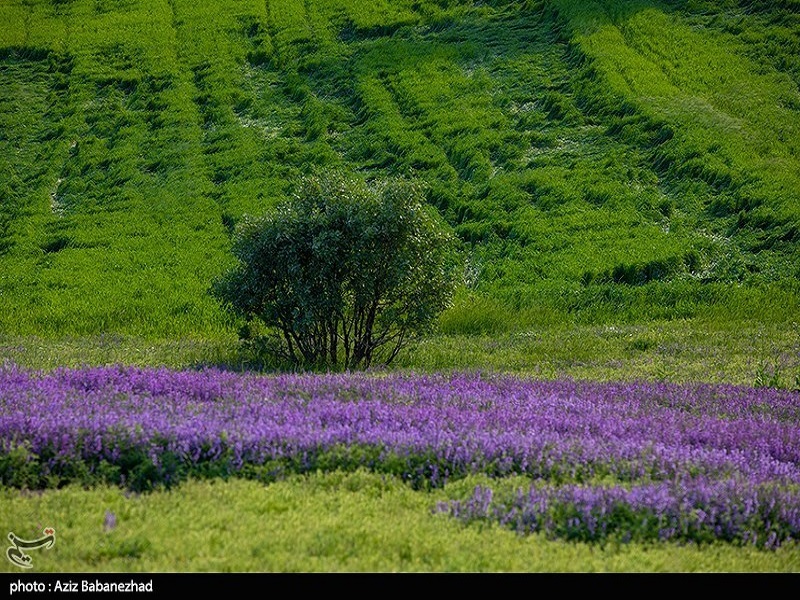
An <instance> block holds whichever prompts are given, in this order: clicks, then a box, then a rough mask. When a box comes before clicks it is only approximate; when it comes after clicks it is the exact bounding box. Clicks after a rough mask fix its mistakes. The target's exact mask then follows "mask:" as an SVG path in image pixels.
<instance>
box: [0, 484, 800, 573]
mask: <svg viewBox="0 0 800 600" xmlns="http://www.w3.org/2000/svg"><path fill="white" fill-rule="evenodd" d="M488 483H489V480H488V479H487V478H485V477H470V478H467V479H463V480H460V481H456V482H452V483H448V484H447V485H446V486H445V487H444V488H440V489H434V490H431V491H429V492H421V491H414V490H412V489H411V487H410V486H408V485H406V484H404V483H403V482H402V481H400V480H399V479H397V478H394V477H388V476H386V475H384V474H378V473H369V472H367V471H364V470H360V471H355V472H349V473H347V472H331V473H309V474H306V475H304V476H293V477H289V478H287V479H284V480H281V481H276V482H273V483H270V484H269V485H264V483H262V482H260V481H248V480H243V479H238V478H237V479H229V480H228V481H225V482H222V481H219V480H205V481H198V480H188V481H186V482H184V483H183V484H182V485H181V486H180V488H178V489H176V490H172V491H170V492H154V493H150V494H141V495H140V494H131V493H130V492H128V491H126V490H122V489H119V488H116V487H107V486H102V485H98V486H95V487H93V488H90V489H84V488H82V487H80V486H77V485H75V486H66V487H64V488H61V489H52V490H46V491H44V492H43V493H37V494H31V493H29V492H26V491H20V490H10V489H0V506H3V508H4V510H3V511H2V513H0V526H2V528H3V531H13V532H15V533H16V534H17V535H20V536H23V537H25V536H28V537H27V539H35V537H36V535H37V534H40V533H41V525H40V523H42V522H46V524H47V525H52V526H53V527H55V529H56V532H57V535H58V536H60V537H58V540H57V542H56V545H55V546H54V547H53V549H52V550H51V551H47V552H39V553H37V554H36V555H35V556H34V569H35V571H36V572H42V573H44V572H51V573H61V574H64V573H96V572H111V573H170V572H184V573H201V572H248V573H249V572H253V573H256V572H258V573H264V572H270V573H290V572H303V573H309V572H314V573H325V572H328V573H334V572H336V573H343V572H351V573H352V572H363V573H368V572H369V573H376V572H380V573H397V572H405V573H410V572H419V573H426V572H427V573H479V572H485V573H510V572H516V573H558V572H561V573H567V572H569V573H612V572H615V573H731V572H740V573H758V572H760V573H792V572H796V570H797V561H798V552H800V548H797V547H796V545H795V546H788V545H787V546H786V547H782V548H779V549H778V550H776V551H769V552H766V551H763V550H760V549H756V548H753V547H750V546H742V547H739V546H734V545H731V544H723V543H714V544H709V545H704V546H702V547H701V546H699V545H697V544H652V543H648V544H642V543H639V542H636V541H632V542H630V543H620V544H617V543H608V544H607V545H605V546H603V547H599V546H598V545H597V544H596V543H585V542H581V541H571V542H566V541H563V540H548V539H546V538H545V537H544V536H540V535H533V536H520V535H518V534H516V533H515V532H512V531H509V530H507V529H505V528H503V527H501V526H499V525H497V524H480V523H475V524H472V525H469V526H464V525H462V524H461V523H459V522H458V521H456V520H455V519H452V518H449V517H447V516H445V515H441V514H434V511H433V509H434V507H435V506H436V504H437V502H439V501H447V500H450V499H453V498H461V497H464V498H466V497H468V496H469V495H470V494H471V492H472V491H473V489H474V488H475V486H476V485H478V484H483V485H487V484H488ZM501 484H502V483H501V481H499V480H498V481H491V485H492V486H493V487H495V488H497V487H498V486H500V485H501ZM529 484H530V482H529V481H525V480H522V479H521V478H512V479H511V480H510V481H509V482H508V488H509V490H510V491H513V489H515V487H522V486H526V485H529ZM178 491H179V492H180V493H176V492H178ZM106 511H110V512H113V513H114V515H115V516H116V521H117V524H116V527H115V528H114V529H112V530H110V531H108V530H106V529H104V527H103V521H104V515H105V513H106ZM254 532H257V535H254ZM1 565H5V566H1ZM0 571H3V572H8V573H14V576H15V577H16V575H17V574H18V573H19V569H18V568H16V567H15V566H14V565H12V564H11V563H9V562H8V561H3V562H2V563H0Z"/></svg>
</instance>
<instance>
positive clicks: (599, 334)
mask: <svg viewBox="0 0 800 600" xmlns="http://www.w3.org/2000/svg"><path fill="white" fill-rule="evenodd" d="M3 362H10V363H14V364H17V365H20V366H23V367H26V368H29V369H35V370H45V371H47V370H51V369H55V368H59V367H81V366H93V365H111V364H129V365H137V366H163V367H168V368H172V369H200V368H220V369H227V370H235V371H242V370H250V371H256V372H263V373H272V372H277V371H278V366H277V365H275V364H272V363H271V362H270V360H269V357H268V356H263V355H260V354H258V353H257V352H256V351H254V350H253V349H252V348H251V347H248V346H246V345H244V344H243V343H242V342H240V341H238V340H237V339H236V338H235V336H231V337H230V338H228V339H219V338H213V339H203V338H178V339H147V338H136V337H130V336H121V335H97V336H83V337H65V338H61V339H55V340H54V339H49V338H43V337H34V336H16V337H14V336H3V335H0V363H3ZM391 368H392V369H403V370H413V371H419V372H430V371H442V370H443V371H450V370H466V371H475V370H485V371H496V372H506V373H516V374H521V375H525V376H528V377H534V378H539V379H557V378H571V379H582V380H597V381H611V380H623V381H631V380H648V381H671V382H679V383H684V382H691V381H704V382H708V383H731V384H738V385H748V386H755V387H762V386H764V387H778V388H784V389H800V323H797V322H791V323H788V324H772V325H768V324H764V323H761V322H757V321H752V322H748V321H735V322H730V323H721V322H717V321H711V322H702V321H697V320H674V321H651V322H648V323H638V324H619V325H554V326H550V327H531V328H516V329H508V330H499V331H495V332H494V333H481V334H473V335H466V334H443V333H440V334H438V335H435V336H432V337H428V338H423V339H420V340H418V341H416V342H414V343H411V344H410V345H409V346H408V347H407V348H406V349H405V350H404V351H403V352H401V353H400V355H399V356H398V358H397V361H396V363H395V364H393V365H392V366H391Z"/></svg>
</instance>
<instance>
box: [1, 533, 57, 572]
mask: <svg viewBox="0 0 800 600" xmlns="http://www.w3.org/2000/svg"><path fill="white" fill-rule="evenodd" d="M42 533H43V534H44V537H40V538H39V539H36V540H23V539H22V538H21V537H18V536H16V535H15V534H14V532H9V534H8V539H9V541H10V542H11V545H10V546H9V547H8V550H6V558H8V560H10V561H11V564H13V565H16V566H18V567H21V568H23V569H30V568H31V567H32V566H33V561H32V559H31V557H30V556H29V555H28V554H25V552H24V550H35V549H37V548H45V549H48V550H49V549H50V548H52V547H53V544H55V543H56V530H55V529H53V528H52V527H45V528H44V530H42Z"/></svg>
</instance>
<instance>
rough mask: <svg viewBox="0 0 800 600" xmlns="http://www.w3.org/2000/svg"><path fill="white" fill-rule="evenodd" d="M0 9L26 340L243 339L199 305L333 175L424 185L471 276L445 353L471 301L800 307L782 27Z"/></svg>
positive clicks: (415, 5) (373, 13)
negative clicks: (245, 245) (275, 208)
mask: <svg viewBox="0 0 800 600" xmlns="http://www.w3.org/2000/svg"><path fill="white" fill-rule="evenodd" d="M0 10H2V17H3V19H2V22H3V23H4V24H5V25H4V26H1V27H0V79H2V83H3V85H2V92H0V94H1V95H0V103H2V107H3V110H2V115H0V119H2V131H3V134H2V137H1V138H0V145H2V148H0V149H2V152H0V160H1V161H2V166H3V171H4V173H5V174H6V176H4V178H3V181H2V187H0V192H1V193H2V194H3V196H2V203H0V262H2V267H3V269H2V274H1V275H0V277H2V279H0V307H2V311H0V315H1V316H0V327H1V328H2V331H3V332H5V333H7V334H12V335H30V334H41V335H45V336H47V337H51V338H52V337H62V336H65V335H85V334H95V333H100V332H114V333H118V334H125V335H133V336H143V337H145V338H149V339H156V338H166V337H170V336H174V335H182V336H190V337H195V338H209V339H215V340H218V341H219V340H228V339H230V338H231V337H232V336H234V335H235V327H234V324H232V323H230V322H229V321H228V320H227V319H226V317H225V315H223V314H222V312H221V311H220V309H219V307H218V306H217V305H216V304H215V303H214V302H213V301H212V300H211V299H210V298H209V297H208V296H207V294H206V291H207V289H208V286H209V284H210V282H211V280H212V279H213V278H214V277H215V276H216V275H217V274H219V273H220V272H222V271H223V270H224V269H225V268H226V266H227V265H229V264H230V257H229V254H228V244H229V236H228V234H229V233H230V232H231V231H232V229H233V228H234V227H235V225H236V223H237V222H238V220H239V219H241V217H242V215H244V214H248V213H251V214H252V213H259V212H263V211H264V210H266V209H267V208H269V207H270V206H272V205H274V204H275V203H276V202H277V201H279V200H280V199H281V198H283V197H285V195H286V194H287V193H289V191H290V188H291V182H292V181H293V180H294V179H295V178H296V177H298V176H300V175H302V174H304V173H308V172H310V171H313V170H316V169H324V168H342V169H345V170H356V171H359V172H361V173H363V174H365V175H367V176H373V175H374V176H386V175H396V176H416V177H420V178H422V179H423V180H425V181H426V182H427V184H428V188H429V191H428V197H429V200H430V202H431V203H433V204H434V205H435V206H436V207H437V208H439V209H440V211H441V212H442V214H443V215H444V216H445V217H446V219H447V220H448V222H449V223H450V224H451V225H452V227H453V228H454V230H455V231H456V232H457V233H458V235H459V236H460V237H461V239H462V240H463V242H464V250H465V254H467V255H468V258H469V264H470V270H469V277H468V278H467V281H466V284H467V285H466V288H465V292H464V293H463V294H462V295H461V296H460V297H459V300H458V303H457V306H456V307H455V308H454V310H453V311H451V312H450V313H449V315H448V317H447V323H448V325H447V326H448V327H449V331H450V332H455V333H469V332H472V331H474V330H475V320H474V319H473V318H472V316H471V313H470V310H471V309H470V306H472V305H473V304H474V303H475V302H476V301H477V302H479V303H480V302H490V303H498V304H499V305H500V307H501V308H500V310H501V311H506V312H509V313H510V314H514V313H516V312H517V311H523V313H522V314H524V315H528V316H527V317H525V318H523V319H517V318H515V317H513V316H512V317H511V318H510V319H509V320H508V323H515V322H519V323H524V325H523V326H524V327H527V326H530V325H534V326H548V325H550V324H552V323H556V324H565V323H571V322H576V321H577V322H581V323H588V324H592V323H608V322H611V321H618V320H624V321H627V322H631V323H636V322H642V321H648V320H652V319H670V318H692V317H698V316H701V317H709V316H710V317H713V318H716V319H718V320H726V319H729V318H731V317H733V318H739V319H741V318H745V319H747V318H756V319H760V320H762V321H766V322H773V323H778V322H787V321H788V320H790V319H791V315H792V314H793V313H794V312H795V311H796V309H797V297H798V288H797V279H798V273H797V267H796V265H797V235H798V234H797V228H796V225H795V223H796V222H797V206H798V204H800V203H799V202H798V197H797V191H796V190H797V189H798V186H797V185H796V184H797V182H796V181H795V179H796V173H797V172H798V169H797V168H796V167H797V147H796V146H797V141H796V140H797V139H798V136H796V135H794V134H795V133H796V129H797V127H798V115H797V106H798V93H797V89H796V80H797V65H796V61H795V60H794V59H793V57H794V56H795V53H794V52H793V49H794V48H795V47H796V43H797V36H796V35H795V34H794V33H793V32H794V31H795V30H794V28H793V25H794V24H795V21H793V20H792V19H793V18H794V17H793V13H792V12H791V11H789V10H786V9H783V8H781V7H780V6H776V7H775V8H774V9H772V10H771V11H770V10H767V9H761V10H760V11H755V10H750V9H749V8H748V9H747V10H744V9H741V8H739V7H738V5H736V4H735V3H727V4H725V5H721V6H720V8H718V9H717V10H714V8H713V7H710V6H706V5H700V4H697V6H695V4H692V5H691V6H682V5H675V4H674V3H667V2H640V1H637V2H625V3H603V2H592V3H578V2H570V1H566V0H564V1H559V2H555V1H553V2H550V1H548V2H525V3H512V2H501V1H498V2H491V3H482V4H474V3H471V2H456V1H453V2H446V3H443V2H433V1H423V2H411V1H405V0H404V1H400V2H383V3H373V4H370V6H369V7H366V6H363V5H362V3H357V2H351V1H348V0H337V1H335V2H322V1H315V0H311V1H307V2H300V1H298V0H270V1H269V2H261V1H255V0H248V1H246V2H235V3H233V2H225V1H222V0H220V1H219V2H213V3H201V4H198V3H192V2H187V1H184V0H171V1H166V0H163V1H157V2H144V1H131V2H128V3H126V4H125V5H124V6H121V5H116V4H113V3H97V2H90V1H88V0H73V1H72V2H68V3H57V4H51V3H49V2H45V1H37V2H21V1H19V2H18V1H13V2H9V3H6V4H4V5H3V7H0ZM775 40H778V41H780V43H778V41H775ZM793 82H795V83H793ZM753 305H755V306H757V307H762V308H761V310H758V311H753V310H751V308H750V307H751V306H753ZM532 315H533V316H532ZM479 332H481V331H479ZM482 332H483V333H489V332H490V331H489V330H486V329H484V330H482Z"/></svg>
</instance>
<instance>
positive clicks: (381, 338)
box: [213, 174, 460, 369]
mask: <svg viewBox="0 0 800 600" xmlns="http://www.w3.org/2000/svg"><path fill="white" fill-rule="evenodd" d="M233 252H234V254H235V256H236V258H237V259H238V261H239V264H238V265H237V267H235V268H234V269H233V270H232V271H230V272H229V273H228V274H227V275H226V276H224V277H222V278H221V279H219V280H218V281H217V282H216V283H215V285H214V287H213V293H214V295H215V296H216V297H217V298H218V299H219V300H220V301H221V302H223V303H224V304H225V306H226V307H228V308H230V309H231V310H232V311H233V312H234V313H235V314H237V315H238V316H241V317H244V318H245V319H247V320H248V321H252V320H254V319H256V320H258V321H260V322H261V323H263V325H265V326H266V327H267V328H273V329H275V330H277V331H278V332H279V336H280V338H279V339H280V340H281V342H283V343H282V345H281V347H280V349H281V351H282V352H283V354H284V356H285V358H287V359H288V360H289V361H290V362H291V363H293V364H299V365H303V366H306V367H323V368H334V369H335V368H338V367H339V366H342V367H343V368H345V369H357V368H361V367H369V366H370V365H372V364H373V363H378V362H381V363H383V364H389V363H391V362H392V360H394V358H395V357H396V356H397V353H398V352H399V351H400V349H401V348H402V347H403V346H404V345H406V344H407V343H408V341H409V339H410V338H411V337H413V336H415V335H419V334H422V333H425V332H427V331H429V330H430V329H431V327H432V325H433V324H434V322H435V319H436V317H437V316H438V315H439V313H440V312H441V311H442V310H444V309H445V308H447V307H448V306H449V304H450V301H451V298H452V295H453V293H454V291H455V288H456V286H457V285H458V284H459V283H460V281H459V269H458V256H457V247H456V245H455V238H454V237H453V236H452V235H451V234H450V233H449V231H448V228H447V227H446V225H445V224H443V223H441V221H440V219H439V218H438V216H437V215H436V214H435V213H434V212H433V211H432V209H431V208H430V207H428V206H426V205H425V204H424V196H423V193H422V189H421V187H420V186H419V185H418V184H417V183H415V182H413V181H389V182H371V183H369V184H368V183H366V182H364V181H362V180H358V179H355V178H348V177H346V176H343V175H341V174H327V175H323V176H314V177H308V178H305V179H304V180H302V181H301V182H300V183H299V184H298V190H297V191H296V193H295V196H294V197H293V198H292V200H291V201H289V202H284V203H282V204H281V205H279V206H278V207H277V208H276V209H275V210H274V211H273V212H271V213H269V214H267V215H265V216H262V217H260V218H257V219H249V218H246V219H245V220H243V221H242V223H241V224H240V226H239V227H238V229H237V231H236V235H235V238H234V243H233Z"/></svg>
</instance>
